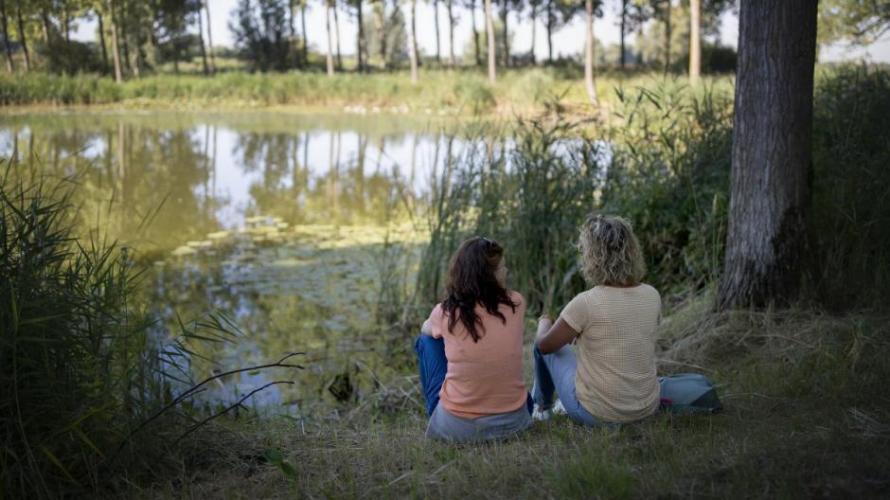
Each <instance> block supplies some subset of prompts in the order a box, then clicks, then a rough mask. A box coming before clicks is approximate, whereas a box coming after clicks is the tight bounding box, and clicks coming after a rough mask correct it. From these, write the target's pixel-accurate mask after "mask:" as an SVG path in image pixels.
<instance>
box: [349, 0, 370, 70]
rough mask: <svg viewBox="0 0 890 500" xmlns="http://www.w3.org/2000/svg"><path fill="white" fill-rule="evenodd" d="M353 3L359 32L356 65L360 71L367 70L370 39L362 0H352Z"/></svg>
mask: <svg viewBox="0 0 890 500" xmlns="http://www.w3.org/2000/svg"><path fill="white" fill-rule="evenodd" d="M351 3H352V5H353V6H354V7H355V19H356V24H357V25H358V26H357V29H358V33H357V36H356V47H355V55H356V66H357V68H356V69H357V70H358V71H359V73H361V72H363V71H365V54H367V51H368V41H367V38H366V35H365V21H364V18H363V13H362V11H363V9H364V6H363V5H362V0H352V2H351Z"/></svg>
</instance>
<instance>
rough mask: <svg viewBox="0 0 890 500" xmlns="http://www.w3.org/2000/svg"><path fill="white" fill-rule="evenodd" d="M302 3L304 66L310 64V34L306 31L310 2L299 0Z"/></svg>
mask: <svg viewBox="0 0 890 500" xmlns="http://www.w3.org/2000/svg"><path fill="white" fill-rule="evenodd" d="M299 2H300V24H301V25H302V29H300V34H302V35H303V45H302V49H303V64H306V65H308V64H309V32H308V31H306V9H307V8H308V3H309V2H308V0H299Z"/></svg>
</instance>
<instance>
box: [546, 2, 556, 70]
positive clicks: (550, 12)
mask: <svg viewBox="0 0 890 500" xmlns="http://www.w3.org/2000/svg"><path fill="white" fill-rule="evenodd" d="M553 2H555V0H547V24H546V28H547V62H549V63H551V64H552V63H553V29H554V27H555V26H556V9H555V8H554V5H553Z"/></svg>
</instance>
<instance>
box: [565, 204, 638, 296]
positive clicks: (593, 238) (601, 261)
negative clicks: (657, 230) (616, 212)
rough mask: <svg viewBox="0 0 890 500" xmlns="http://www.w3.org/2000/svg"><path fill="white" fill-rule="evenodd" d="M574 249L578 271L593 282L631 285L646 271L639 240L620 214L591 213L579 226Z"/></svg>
mask: <svg viewBox="0 0 890 500" xmlns="http://www.w3.org/2000/svg"><path fill="white" fill-rule="evenodd" d="M578 249H579V250H580V251H581V273H582V274H583V275H584V278H585V279H586V280H587V281H588V282H590V283H591V284H593V285H618V286H632V285H636V284H638V283H639V282H640V281H641V280H642V279H643V275H644V274H646V263H645V262H644V261H643V252H642V250H641V249H640V242H639V241H637V237H636V235H634V232H633V228H632V227H631V225H630V222H628V221H627V220H625V219H623V218H621V217H617V216H610V215H593V214H591V215H590V216H589V217H587V220H586V221H585V222H584V224H583V225H582V226H581V234H580V236H579V238H578Z"/></svg>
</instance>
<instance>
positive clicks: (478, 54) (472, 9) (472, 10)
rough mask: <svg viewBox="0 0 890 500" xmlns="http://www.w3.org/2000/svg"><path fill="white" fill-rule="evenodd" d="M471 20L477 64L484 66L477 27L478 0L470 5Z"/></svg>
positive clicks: (474, 0)
mask: <svg viewBox="0 0 890 500" xmlns="http://www.w3.org/2000/svg"><path fill="white" fill-rule="evenodd" d="M470 20H471V22H472V23H473V49H474V50H475V51H476V66H482V49H481V48H480V47H479V30H478V29H476V0H473V3H472V5H470Z"/></svg>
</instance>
